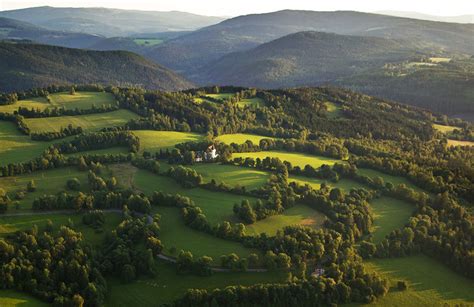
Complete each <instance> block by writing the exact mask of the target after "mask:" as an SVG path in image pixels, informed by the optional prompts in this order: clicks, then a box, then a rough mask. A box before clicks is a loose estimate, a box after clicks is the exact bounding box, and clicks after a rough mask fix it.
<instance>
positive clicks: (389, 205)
mask: <svg viewBox="0 0 474 307" xmlns="http://www.w3.org/2000/svg"><path fill="white" fill-rule="evenodd" d="M370 205H371V208H372V211H373V213H374V225H373V234H372V235H373V240H374V243H378V242H380V241H382V240H383V239H384V238H385V237H386V236H387V235H388V234H389V233H390V232H391V231H392V230H395V229H400V228H402V227H403V226H404V225H405V224H407V223H408V220H409V219H410V217H411V216H412V214H413V211H414V210H415V207H414V206H413V205H411V204H409V203H407V202H404V201H401V200H398V199H395V198H392V197H386V196H383V197H380V198H376V199H373V200H372V201H371V202H370Z"/></svg>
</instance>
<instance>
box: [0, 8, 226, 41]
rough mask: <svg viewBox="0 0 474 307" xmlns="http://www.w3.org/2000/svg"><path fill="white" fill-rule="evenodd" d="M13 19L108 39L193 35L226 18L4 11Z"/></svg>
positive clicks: (101, 10)
mask: <svg viewBox="0 0 474 307" xmlns="http://www.w3.org/2000/svg"><path fill="white" fill-rule="evenodd" d="M0 17H7V18H13V19H17V20H21V21H25V22H29V23H32V24H34V25H37V26H41V27H44V28H47V29H50V30H64V31H71V32H81V33H88V34H95V35H102V36H106V37H114V36H129V35H132V34H135V33H145V32H165V31H189V30H195V29H198V28H202V27H206V26H209V25H212V24H215V23H218V22H220V21H222V20H224V18H221V17H212V16H201V15H196V14H191V13H185V12H177V11H171V12H158V11H138V10H120V9H109V8H56V7H50V6H42V7H33V8H26V9H19V10H10V11H1V12H0Z"/></svg>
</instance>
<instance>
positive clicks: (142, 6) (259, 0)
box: [0, 0, 474, 16]
mask: <svg viewBox="0 0 474 307" xmlns="http://www.w3.org/2000/svg"><path fill="white" fill-rule="evenodd" d="M43 5H50V6H57V7H111V8H121V9H137V10H154V11H171V10H176V11H185V12H191V13H196V14H202V15H214V16H237V15H242V14H249V13H263V12H271V11H277V10H282V9H298V10H303V9H305V10H313V11H333V10H356V11H364V12H374V11H379V10H397V11H417V12H420V13H426V14H431V15H440V16H453V15H463V14H474V0H449V1H446V0H444V1H440V0H390V1H387V0H325V1H321V0H231V1H229V0H79V1H78V0H0V10H11V9H17V8H25V7H32V6H43Z"/></svg>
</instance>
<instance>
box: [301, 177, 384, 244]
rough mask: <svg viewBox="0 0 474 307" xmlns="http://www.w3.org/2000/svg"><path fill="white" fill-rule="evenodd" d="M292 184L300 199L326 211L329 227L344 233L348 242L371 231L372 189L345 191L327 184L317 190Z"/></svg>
mask: <svg viewBox="0 0 474 307" xmlns="http://www.w3.org/2000/svg"><path fill="white" fill-rule="evenodd" d="M293 186H294V187H295V190H296V191H297V193H298V194H300V195H301V201H302V202H304V203H306V204H307V205H309V206H311V207H313V208H315V209H317V210H319V211H321V212H323V213H324V214H326V216H327V217H328V218H329V219H328V221H327V222H326V226H327V227H328V228H331V229H334V230H336V231H338V232H339V233H341V234H343V235H344V237H345V238H347V239H348V240H349V241H351V242H354V241H355V240H357V239H359V238H361V237H362V236H363V235H366V234H369V233H370V230H371V227H372V224H373V215H372V212H371V210H370V205H369V202H368V201H370V200H371V199H372V198H373V197H374V196H375V195H374V194H375V192H373V191H372V192H370V191H366V190H365V189H352V190H351V191H350V192H349V193H348V194H346V193H344V192H343V191H342V190H341V189H339V188H333V189H331V188H329V187H327V186H322V187H321V189H320V190H314V189H312V188H311V187H310V186H308V185H306V186H298V184H296V183H294V184H293Z"/></svg>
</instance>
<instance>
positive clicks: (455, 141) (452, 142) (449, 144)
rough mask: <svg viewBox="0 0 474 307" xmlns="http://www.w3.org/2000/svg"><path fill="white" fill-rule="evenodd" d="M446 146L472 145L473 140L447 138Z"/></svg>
mask: <svg viewBox="0 0 474 307" xmlns="http://www.w3.org/2000/svg"><path fill="white" fill-rule="evenodd" d="M448 146H474V142H471V141H458V140H449V139H448Z"/></svg>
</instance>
